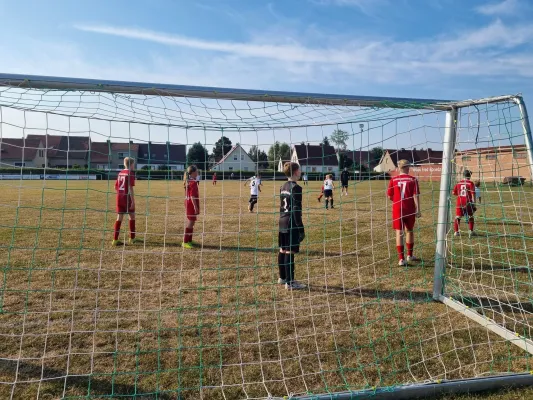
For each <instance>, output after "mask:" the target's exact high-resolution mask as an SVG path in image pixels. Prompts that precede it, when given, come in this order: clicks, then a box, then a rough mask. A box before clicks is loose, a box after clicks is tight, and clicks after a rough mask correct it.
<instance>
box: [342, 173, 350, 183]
mask: <svg viewBox="0 0 533 400" xmlns="http://www.w3.org/2000/svg"><path fill="white" fill-rule="evenodd" d="M349 180H350V173H349V172H348V171H342V172H341V182H342V183H348V181H349Z"/></svg>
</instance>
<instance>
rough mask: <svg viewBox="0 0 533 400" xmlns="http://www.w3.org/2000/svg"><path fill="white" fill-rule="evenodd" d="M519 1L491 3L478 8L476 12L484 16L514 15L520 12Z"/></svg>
mask: <svg viewBox="0 0 533 400" xmlns="http://www.w3.org/2000/svg"><path fill="white" fill-rule="evenodd" d="M519 9H520V7H519V2H518V0H503V1H502V2H499V3H489V4H483V5H482V6H478V7H476V8H475V10H476V11H477V12H478V13H480V14H484V15H495V16H499V15H513V14H516V13H517V12H518V11H519Z"/></svg>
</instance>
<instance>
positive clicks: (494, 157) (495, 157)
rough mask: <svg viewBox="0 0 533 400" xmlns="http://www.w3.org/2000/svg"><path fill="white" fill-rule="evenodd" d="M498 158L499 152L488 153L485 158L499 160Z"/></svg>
mask: <svg viewBox="0 0 533 400" xmlns="http://www.w3.org/2000/svg"><path fill="white" fill-rule="evenodd" d="M497 159H498V155H497V154H487V155H486V156H485V160H497Z"/></svg>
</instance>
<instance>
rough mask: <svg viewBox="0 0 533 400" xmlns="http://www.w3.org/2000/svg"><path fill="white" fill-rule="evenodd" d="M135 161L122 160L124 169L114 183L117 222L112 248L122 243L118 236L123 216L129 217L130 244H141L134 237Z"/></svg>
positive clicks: (139, 240)
mask: <svg viewBox="0 0 533 400" xmlns="http://www.w3.org/2000/svg"><path fill="white" fill-rule="evenodd" d="M134 167H135V160H134V159H133V158H131V157H126V158H125V159H124V169H123V170H122V171H120V172H119V174H118V176H117V180H116V182H115V190H116V192H117V220H116V221H115V231H114V235H113V242H112V244H113V246H120V245H122V244H123V243H122V242H121V241H120V240H118V237H119V235H120V225H122V219H123V218H124V214H128V215H129V217H130V244H135V243H138V242H142V240H141V239H139V238H136V237H135V197H134V193H133V187H134V186H135V172H134V171H133V169H134Z"/></svg>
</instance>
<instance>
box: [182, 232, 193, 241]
mask: <svg viewBox="0 0 533 400" xmlns="http://www.w3.org/2000/svg"><path fill="white" fill-rule="evenodd" d="M193 232H194V228H185V234H184V235H183V243H189V242H192V234H193Z"/></svg>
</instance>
